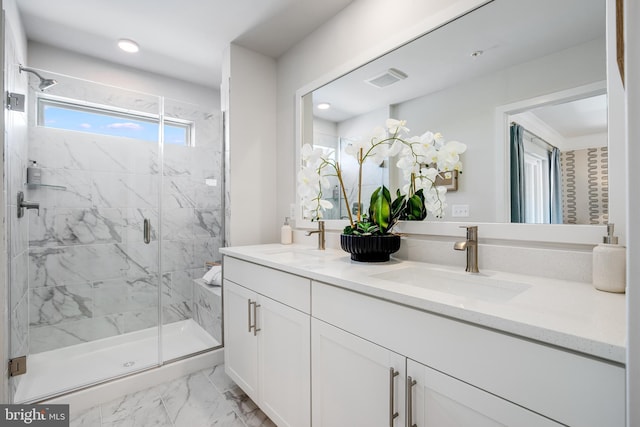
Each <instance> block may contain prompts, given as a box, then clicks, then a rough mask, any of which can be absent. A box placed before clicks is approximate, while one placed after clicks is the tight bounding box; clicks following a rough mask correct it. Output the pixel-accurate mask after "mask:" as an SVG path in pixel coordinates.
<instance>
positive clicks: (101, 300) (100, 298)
mask: <svg viewBox="0 0 640 427" xmlns="http://www.w3.org/2000/svg"><path fill="white" fill-rule="evenodd" d="M128 291H129V284H128V283H127V281H126V280H125V279H114V280H106V281H101V282H94V283H93V301H94V303H93V315H94V316H104V315H107V314H116V313H121V312H126V311H130V307H129V295H128V294H129V292H128Z"/></svg>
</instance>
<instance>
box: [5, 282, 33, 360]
mask: <svg viewBox="0 0 640 427" xmlns="http://www.w3.org/2000/svg"><path fill="white" fill-rule="evenodd" d="M28 305H29V298H28V297H27V295H26V294H25V295H24V296H23V297H22V298H20V300H19V301H18V303H17V304H16V307H15V309H13V310H12V311H11V345H10V347H11V348H10V350H9V357H18V356H23V355H25V354H28V350H29V347H28V339H29V311H28Z"/></svg>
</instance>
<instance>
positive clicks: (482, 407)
mask: <svg viewBox="0 0 640 427" xmlns="http://www.w3.org/2000/svg"><path fill="white" fill-rule="evenodd" d="M407 402H409V403H408V404H407V416H406V417H407V426H416V427H468V426H474V427H501V426H514V427H515V426H517V427H554V426H557V427H560V426H561V425H562V424H558V423H556V422H554V421H552V420H550V419H548V418H545V417H543V416H540V415H538V414H536V413H534V412H531V411H529V410H527V409H525V408H522V407H520V406H518V405H514V404H513V403H511V402H509V401H507V400H504V399H501V398H499V397H496V396H494V395H493V394H491V393H487V392H485V391H483V390H481V389H479V388H476V387H473V386H471V385H469V384H467V383H465V382H462V381H459V380H457V379H455V378H452V377H450V376H448V375H445V374H443V373H442V372H438V371H436V370H435V369H431V368H429V367H428V366H425V365H422V364H420V363H418V362H415V361H413V360H411V359H407Z"/></svg>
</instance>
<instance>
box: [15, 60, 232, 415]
mask: <svg viewBox="0 0 640 427" xmlns="http://www.w3.org/2000/svg"><path fill="white" fill-rule="evenodd" d="M14 70H15V71H12V72H13V73H14V75H13V78H10V79H9V81H10V82H13V87H9V88H7V89H9V90H10V91H11V92H12V93H24V94H26V100H27V102H26V108H25V111H24V112H21V111H14V110H9V111H7V113H6V114H7V117H8V120H7V130H6V138H7V141H6V147H7V154H8V155H6V156H5V170H6V176H7V178H6V188H5V191H6V194H7V195H10V196H11V197H7V198H6V200H7V202H6V203H7V206H5V212H6V215H7V223H8V224H9V227H8V236H7V238H8V249H9V250H8V261H9V262H8V264H9V266H8V271H9V274H8V276H9V282H10V292H9V301H10V303H9V304H10V307H9V309H10V322H9V323H10V357H11V358H12V359H18V358H19V357H22V356H26V365H27V371H26V373H25V374H22V375H15V376H12V377H11V380H10V388H11V394H12V396H13V402H14V403H28V402H37V401H41V400H43V399H46V398H49V397H52V396H55V395H59V394H61V393H65V392H69V391H72V390H75V389H78V388H81V387H86V386H89V385H93V384H97V383H100V382H103V381H106V380H110V379H113V378H117V377H120V376H124V375H130V374H132V373H135V372H139V371H142V370H147V369H150V368H154V367H158V366H160V365H162V364H164V363H166V362H167V361H171V360H175V359H179V358H183V357H187V356H189V355H193V354H198V353H201V352H204V351H209V350H210V349H213V348H216V347H219V346H220V345H221V341H222V336H221V335H222V328H221V319H222V305H221V292H220V289H219V288H218V287H215V286H209V285H206V284H204V283H203V282H202V281H201V280H199V279H200V278H201V277H202V276H203V274H204V272H205V271H206V266H208V265H211V263H215V262H216V261H218V260H219V252H218V249H219V248H220V246H221V245H222V236H223V230H222V224H223V221H222V219H221V215H223V212H224V210H223V206H222V203H223V202H222V201H223V197H222V196H223V193H222V187H221V185H220V183H222V181H223V175H222V170H221V167H222V144H221V132H220V114H219V113H218V112H215V111H211V109H210V108H203V107H202V106H198V105H193V104H190V103H188V102H183V101H178V100H173V99H168V98H162V97H159V96H154V95H149V94H145V93H140V92H136V91H132V90H127V89H123V88H118V87H113V86H107V85H103V84H100V83H95V82H90V81H86V80H81V79H78V78H73V77H70V76H65V75H60V74H55V73H52V72H48V71H40V70H38V71H35V70H34V69H31V68H25V67H22V66H15V67H14ZM23 71H26V72H28V73H29V74H24V73H22V72H23ZM25 76H28V77H29V78H25ZM43 76H50V77H55V80H54V79H52V78H45V77H43ZM36 77H37V78H36ZM53 82H57V83H58V84H57V85H55V86H52V85H51V84H50V83H53ZM45 88H47V91H46V92H44V89H45ZM35 176H37V178H38V179H34V178H33V177H35ZM20 191H22V192H24V198H25V199H26V200H29V201H31V202H34V203H38V204H39V210H38V211H36V210H28V211H26V212H25V214H24V216H23V217H21V218H19V217H18V215H16V212H17V206H16V204H17V199H16V198H15V197H14V196H15V195H16V194H17V193H18V192H20ZM17 373H18V372H16V374H17Z"/></svg>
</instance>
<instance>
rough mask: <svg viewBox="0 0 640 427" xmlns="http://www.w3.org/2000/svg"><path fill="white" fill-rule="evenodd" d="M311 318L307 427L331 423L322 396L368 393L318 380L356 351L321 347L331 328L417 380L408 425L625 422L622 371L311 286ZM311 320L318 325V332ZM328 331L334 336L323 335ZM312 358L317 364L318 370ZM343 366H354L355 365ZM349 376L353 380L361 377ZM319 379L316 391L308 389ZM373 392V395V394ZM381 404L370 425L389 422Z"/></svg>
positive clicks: (375, 402)
mask: <svg viewBox="0 0 640 427" xmlns="http://www.w3.org/2000/svg"><path fill="white" fill-rule="evenodd" d="M312 313H313V323H312V338H311V339H312V342H313V343H316V345H315V346H314V347H313V356H314V357H313V363H312V372H313V375H312V384H313V394H312V395H313V405H312V413H313V417H314V421H315V420H316V419H323V417H325V416H330V415H325V414H322V412H325V411H327V410H334V409H329V406H330V405H328V404H327V402H328V401H327V400H320V399H321V398H322V396H325V395H329V394H330V393H332V391H331V390H339V389H341V388H342V387H347V388H348V389H349V390H350V394H351V395H353V396H354V397H353V398H352V399H354V400H355V399H357V396H360V395H363V396H369V395H370V394H371V393H373V392H374V391H372V390H373V387H369V386H365V387H359V388H357V389H355V390H352V388H354V387H355V386H356V385H355V384H354V383H351V382H350V381H349V378H342V376H340V378H338V379H336V380H335V381H334V382H333V383H332V384H327V383H326V382H327V381H328V380H329V379H330V378H332V377H331V374H330V371H331V370H332V369H336V367H335V366H336V365H340V363H341V362H340V360H341V358H344V357H346V355H347V354H348V353H349V352H351V351H353V349H354V348H356V349H357V348H358V346H356V345H346V344H342V347H341V348H339V346H338V345H337V344H336V345H333V346H330V345H327V344H326V343H327V342H328V341H329V340H328V339H327V338H326V337H327V336H330V335H331V336H334V335H337V334H338V331H340V333H341V334H350V335H351V341H357V340H363V341H365V342H367V343H368V344H370V345H376V346H378V347H380V348H383V349H385V350H386V349H388V350H387V351H390V352H393V353H395V354H397V355H402V357H405V358H406V359H407V368H406V370H407V377H409V376H411V378H412V379H413V380H415V381H416V384H415V385H414V386H413V388H412V389H411V392H412V394H413V396H412V398H411V399H407V402H410V403H411V405H412V418H413V419H412V420H409V421H411V422H410V423H407V425H408V426H409V427H413V424H415V425H417V427H428V426H437V427H442V426H468V425H473V426H494V425H507V426H518V427H520V426H525V427H527V426H553V425H569V426H581V427H602V426H608V427H609V426H611V427H613V426H618V427H623V426H624V425H625V417H624V414H625V410H624V408H625V406H624V405H625V389H624V387H625V385H624V384H625V372H624V367H622V366H619V365H616V364H613V363H608V362H605V361H601V360H597V359H593V358H590V357H586V356H583V355H580V354H576V353H572V352H569V351H564V350H562V349H558V348H554V347H551V346H547V345H544V344H540V343H537V342H535V341H530V340H526V339H522V338H518V337H515V336H511V335H508V334H503V333H500V332H497V331H494V330H490V329H486V328H482V327H478V326H475V325H472V324H469V323H465V322H460V321H457V320H454V319H450V318H447V317H443V316H438V315H434V314H431V313H428V312H424V311H421V310H416V309H412V308H410V307H406V306H403V305H401V304H396V303H391V302H388V301H384V300H381V299H378V298H373V297H370V296H367V295H363V294H360V293H356V292H352V291H349V290H345V289H342V288H339V287H336V286H332V285H328V284H325V283H320V282H313V283H312ZM319 321H322V322H324V324H325V326H324V327H322V328H320V327H317V325H318V322H319ZM330 328H334V331H333V332H328V331H329V330H330ZM341 339H342V341H341V342H343V343H346V342H348V341H349V340H348V339H347V338H344V337H343V338H341ZM334 341H336V342H338V341H337V340H334ZM323 343H324V347H323ZM330 350H332V353H331V354H330V353H328V352H329V351H330ZM368 351H370V352H371V353H373V351H372V350H368ZM323 352H324V353H326V354H323ZM365 353H366V352H365ZM349 357H350V358H354V357H356V356H354V355H349ZM319 361H322V362H323V365H320V366H317V363H318V362H319ZM327 361H332V362H333V365H332V364H330V363H329V362H327ZM416 361H417V362H416ZM351 365H352V367H354V369H357V366H358V364H357V363H352V364H351ZM361 365H363V366H364V365H365V363H364V362H363V363H361ZM387 368H388V367H387ZM362 369H366V368H362ZM366 370H367V371H368V369H366ZM351 375H352V377H357V378H359V377H361V376H364V375H366V373H365V372H361V373H360V374H351ZM371 375H373V373H371ZM378 375H380V374H378ZM318 378H321V380H320V381H322V382H323V383H324V384H323V385H322V386H319V385H317V384H316V381H317V379H318ZM380 381H382V377H381V376H380V378H378V382H380ZM318 387H322V388H320V389H319V388H318ZM400 387H402V386H400ZM379 389H380V387H379V386H378V387H376V389H375V393H382V392H378V390H379ZM405 389H407V386H406V385H405ZM318 393H320V396H318V395H317V394H318ZM387 396H388V394H387ZM382 397H383V396H382V395H380V396H378V397H377V398H375V399H372V401H371V403H370V408H371V410H374V411H378V412H377V413H379V414H380V415H378V416H377V417H378V418H380V419H379V420H378V421H377V424H375V425H391V424H389V422H388V421H387V422H386V423H385V419H386V417H384V416H383V415H384V414H383V412H384V413H386V412H385V411H382V410H381V406H382V403H381V402H382V400H383V398H382ZM402 399H404V397H403V396H398V397H397V400H402ZM356 401H357V400H356ZM362 406H365V404H362ZM386 406H387V408H388V405H386ZM341 410H344V411H347V410H348V408H346V407H345V408H342V409H341ZM400 410H402V408H400ZM318 412H321V413H320V414H318ZM355 412H356V411H354V413H355ZM354 416H357V414H355V415H354ZM405 418H406V414H405ZM376 419H377V418H376ZM551 420H554V421H555V422H554V421H551ZM556 422H557V423H559V424H556ZM319 425H321V426H327V427H328V426H330V425H349V424H319ZM352 425H368V424H359V423H355V424H352ZM372 425H373V424H372ZM394 425H395V426H401V425H403V424H394ZM315 426H316V424H315V423H314V427H315Z"/></svg>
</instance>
